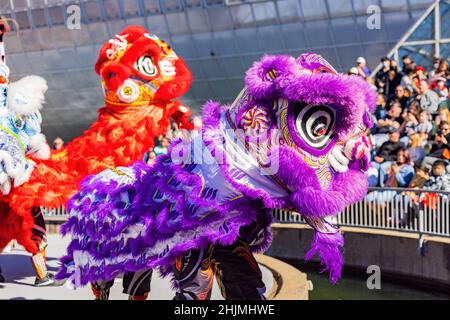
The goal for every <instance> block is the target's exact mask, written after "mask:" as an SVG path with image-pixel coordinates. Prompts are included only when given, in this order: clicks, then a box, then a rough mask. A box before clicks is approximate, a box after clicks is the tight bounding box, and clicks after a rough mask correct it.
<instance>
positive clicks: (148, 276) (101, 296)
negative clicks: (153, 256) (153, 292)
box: [91, 269, 153, 300]
mask: <svg viewBox="0 0 450 320" xmlns="http://www.w3.org/2000/svg"><path fill="white" fill-rule="evenodd" d="M152 273H153V270H151V269H150V270H143V271H138V272H128V273H125V275H124V276H123V282H122V283H123V293H126V294H128V295H129V299H130V300H145V299H147V296H148V294H149V293H150V286H151V281H152ZM113 285H114V279H113V280H111V281H99V282H95V283H91V288H92V292H93V293H94V295H95V298H96V299H97V300H108V298H109V292H110V289H111V287H112V286H113Z"/></svg>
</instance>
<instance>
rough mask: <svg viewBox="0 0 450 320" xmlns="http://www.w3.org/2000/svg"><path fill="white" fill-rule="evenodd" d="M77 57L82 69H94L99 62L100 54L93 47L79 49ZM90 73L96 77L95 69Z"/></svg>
mask: <svg viewBox="0 0 450 320" xmlns="http://www.w3.org/2000/svg"><path fill="white" fill-rule="evenodd" d="M77 55H78V61H79V67H80V68H92V67H93V66H94V64H95V62H96V61H97V57H98V53H97V50H94V48H93V47H92V46H82V47H77ZM90 72H91V73H92V74H93V75H94V76H95V72H94V70H93V69H90Z"/></svg>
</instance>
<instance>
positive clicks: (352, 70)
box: [347, 67, 359, 76]
mask: <svg viewBox="0 0 450 320" xmlns="http://www.w3.org/2000/svg"><path fill="white" fill-rule="evenodd" d="M347 74H348V75H349V76H357V75H358V74H359V71H358V68H357V67H352V68H350V70H349V71H348V73H347Z"/></svg>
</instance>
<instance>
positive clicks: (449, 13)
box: [440, 1, 450, 38]
mask: <svg viewBox="0 0 450 320" xmlns="http://www.w3.org/2000/svg"><path fill="white" fill-rule="evenodd" d="M440 9H441V38H450V2H449V3H447V2H445V1H441V3H440Z"/></svg>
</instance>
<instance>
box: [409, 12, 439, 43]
mask: <svg viewBox="0 0 450 320" xmlns="http://www.w3.org/2000/svg"><path fill="white" fill-rule="evenodd" d="M433 38H434V13H433V12H432V13H431V14H429V15H428V17H426V18H425V20H424V21H422V23H421V24H420V25H419V26H418V28H417V29H416V30H415V31H414V32H413V33H412V34H411V36H410V37H409V38H408V40H409V41H411V40H430V39H433Z"/></svg>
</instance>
